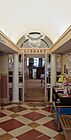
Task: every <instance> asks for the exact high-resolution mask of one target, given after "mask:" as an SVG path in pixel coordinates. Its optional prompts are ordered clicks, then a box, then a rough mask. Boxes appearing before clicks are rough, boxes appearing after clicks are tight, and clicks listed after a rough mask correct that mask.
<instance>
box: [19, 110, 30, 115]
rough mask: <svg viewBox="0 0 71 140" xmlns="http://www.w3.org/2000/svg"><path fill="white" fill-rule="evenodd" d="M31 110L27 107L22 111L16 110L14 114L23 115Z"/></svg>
mask: <svg viewBox="0 0 71 140" xmlns="http://www.w3.org/2000/svg"><path fill="white" fill-rule="evenodd" d="M31 112H33V111H32V110H29V109H27V110H24V111H20V112H17V113H16V114H19V115H25V114H28V113H31Z"/></svg>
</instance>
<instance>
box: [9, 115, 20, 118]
mask: <svg viewBox="0 0 71 140" xmlns="http://www.w3.org/2000/svg"><path fill="white" fill-rule="evenodd" d="M17 116H19V115H18V114H12V115H10V117H12V118H16V117H17Z"/></svg>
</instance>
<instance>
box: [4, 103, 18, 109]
mask: <svg viewBox="0 0 71 140" xmlns="http://www.w3.org/2000/svg"><path fill="white" fill-rule="evenodd" d="M14 106H17V104H11V105H6V106H4V107H3V108H5V109H7V108H11V107H14Z"/></svg>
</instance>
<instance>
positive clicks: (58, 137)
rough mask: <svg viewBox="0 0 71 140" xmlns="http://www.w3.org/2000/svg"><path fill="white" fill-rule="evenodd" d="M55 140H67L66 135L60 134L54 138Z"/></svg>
mask: <svg viewBox="0 0 71 140" xmlns="http://www.w3.org/2000/svg"><path fill="white" fill-rule="evenodd" d="M54 139H55V140H66V139H65V137H64V135H62V134H58V135H57V136H55V137H54Z"/></svg>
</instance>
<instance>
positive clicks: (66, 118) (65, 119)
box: [59, 115, 71, 140]
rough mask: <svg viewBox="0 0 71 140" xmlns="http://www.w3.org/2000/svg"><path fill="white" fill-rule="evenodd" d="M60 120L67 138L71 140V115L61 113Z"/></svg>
mask: <svg viewBox="0 0 71 140" xmlns="http://www.w3.org/2000/svg"><path fill="white" fill-rule="evenodd" d="M59 121H60V124H61V127H62V129H63V132H64V135H65V138H66V140H71V115H60V117H59Z"/></svg>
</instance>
